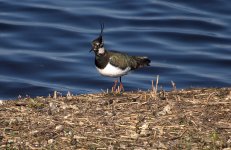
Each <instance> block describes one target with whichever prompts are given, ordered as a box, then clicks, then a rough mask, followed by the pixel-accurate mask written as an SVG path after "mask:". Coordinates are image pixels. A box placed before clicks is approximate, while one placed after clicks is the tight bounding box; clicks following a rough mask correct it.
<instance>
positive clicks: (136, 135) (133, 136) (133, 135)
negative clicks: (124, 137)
mask: <svg viewBox="0 0 231 150" xmlns="http://www.w3.org/2000/svg"><path fill="white" fill-rule="evenodd" d="M130 137H131V138H132V139H137V138H138V137H139V134H138V133H136V132H135V131H131V134H130Z"/></svg>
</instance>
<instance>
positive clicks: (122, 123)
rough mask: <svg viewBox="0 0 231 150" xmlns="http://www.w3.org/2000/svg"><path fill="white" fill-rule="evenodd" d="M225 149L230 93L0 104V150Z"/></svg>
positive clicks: (230, 134)
mask: <svg viewBox="0 0 231 150" xmlns="http://www.w3.org/2000/svg"><path fill="white" fill-rule="evenodd" d="M230 147H231V88H220V89H215V88H214V89H188V90H175V91H170V92H165V91H158V92H157V93H156V92H155V91H138V92H126V93H123V94H112V93H100V94H87V95H78V96H71V95H70V94H68V96H65V97H61V96H55V97H53V98H52V97H47V98H44V97H37V98H34V99H32V98H24V99H19V100H15V101H1V103H0V149H23V150H25V149H59V150H60V149H99V150H100V149H111V150H112V149H121V150H123V149H126V150H127V149H136V150H143V149H224V150H228V149H229V148H230ZM229 150H230V149H229Z"/></svg>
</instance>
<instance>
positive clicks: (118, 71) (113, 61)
mask: <svg viewBox="0 0 231 150" xmlns="http://www.w3.org/2000/svg"><path fill="white" fill-rule="evenodd" d="M103 30H104V24H101V32H100V34H99V36H98V37H97V38H96V39H94V40H93V41H92V43H91V44H92V49H91V50H90V52H91V51H94V52H95V66H96V69H97V70H98V71H99V73H100V74H101V75H103V76H108V77H113V78H117V79H118V78H119V80H120V85H119V87H118V91H119V92H120V91H121V90H123V91H124V87H123V84H122V81H121V77H122V76H124V75H126V74H127V73H128V72H130V71H131V70H135V69H138V68H142V67H145V66H149V65H150V62H151V60H150V59H148V57H145V56H129V55H128V54H126V53H122V52H118V51H112V50H107V49H106V48H105V47H104V41H103ZM117 79H116V80H115V82H114V85H113V87H112V91H115V90H116V86H117V83H118V80H117Z"/></svg>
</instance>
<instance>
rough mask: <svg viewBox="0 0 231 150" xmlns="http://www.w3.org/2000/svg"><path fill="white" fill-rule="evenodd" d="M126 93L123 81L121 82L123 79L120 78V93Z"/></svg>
mask: <svg viewBox="0 0 231 150" xmlns="http://www.w3.org/2000/svg"><path fill="white" fill-rule="evenodd" d="M122 90H123V91H124V86H123V83H122V81H121V77H120V87H119V92H121V91H122Z"/></svg>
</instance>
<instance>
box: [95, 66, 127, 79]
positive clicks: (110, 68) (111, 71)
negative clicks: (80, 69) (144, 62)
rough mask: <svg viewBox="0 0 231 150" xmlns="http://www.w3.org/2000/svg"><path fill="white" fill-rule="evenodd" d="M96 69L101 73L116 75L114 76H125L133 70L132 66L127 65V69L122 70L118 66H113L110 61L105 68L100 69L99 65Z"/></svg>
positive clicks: (110, 75) (109, 75)
mask: <svg viewBox="0 0 231 150" xmlns="http://www.w3.org/2000/svg"><path fill="white" fill-rule="evenodd" d="M96 69H97V70H98V71H99V73H100V74H102V75H104V76H108V77H114V78H115V77H120V76H123V75H125V74H127V73H128V72H129V71H130V70H131V68H130V67H127V68H126V69H124V70H122V69H120V68H118V67H114V66H112V65H111V64H110V63H109V64H107V66H106V67H105V68H104V69H99V68H97V67H96Z"/></svg>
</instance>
